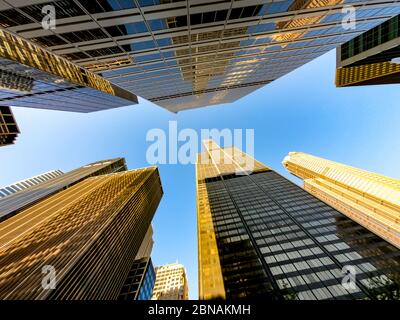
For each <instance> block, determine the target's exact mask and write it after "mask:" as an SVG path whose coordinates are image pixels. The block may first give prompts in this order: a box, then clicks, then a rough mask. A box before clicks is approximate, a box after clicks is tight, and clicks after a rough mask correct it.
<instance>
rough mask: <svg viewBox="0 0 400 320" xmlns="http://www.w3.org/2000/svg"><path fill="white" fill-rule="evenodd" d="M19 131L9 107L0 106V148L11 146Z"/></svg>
mask: <svg viewBox="0 0 400 320" xmlns="http://www.w3.org/2000/svg"><path fill="white" fill-rule="evenodd" d="M18 134H19V129H18V126H17V123H16V121H15V118H14V115H13V113H12V111H11V109H10V107H5V106H0V147H2V146H7V145H10V144H13V143H14V142H15V139H16V138H17V136H18Z"/></svg>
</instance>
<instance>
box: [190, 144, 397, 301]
mask: <svg viewBox="0 0 400 320" xmlns="http://www.w3.org/2000/svg"><path fill="white" fill-rule="evenodd" d="M241 159H242V160H243V159H244V160H245V161H242V160H241ZM249 162H253V165H252V167H253V170H252V171H250V172H249V170H248V169H247V168H246V170H245V167H244V163H249ZM196 177H197V178H196V179H197V223H198V243H199V297H200V299H217V298H227V299H236V298H241V297H251V298H254V297H263V298H265V299H301V300H314V299H318V300H319V299H321V300H322V299H379V298H382V297H384V296H385V295H386V296H390V295H391V294H392V292H393V291H395V290H397V292H398V290H399V283H398V281H399V272H400V250H399V249H397V248H396V247H394V246H392V245H391V244H389V243H388V242H386V241H385V240H383V239H381V238H380V237H378V236H376V235H375V234H374V233H372V232H370V231H369V230H367V229H366V228H364V227H363V226H361V225H360V224H358V223H356V222H354V221H352V220H351V219H349V218H348V217H346V216H345V215H343V214H341V213H340V212H338V211H337V210H335V209H334V208H332V207H331V206H329V205H327V204H325V203H324V202H322V201H321V200H319V199H317V198H316V197H314V196H313V195H311V194H310V193H308V192H307V191H305V190H303V189H302V188H301V187H299V186H297V185H295V184H294V183H292V182H290V181H289V180H287V179H286V178H284V177H282V176H280V175H279V174H278V173H276V172H274V171H273V170H271V169H270V168H268V167H267V166H265V165H263V164H262V163H260V162H258V161H257V160H254V159H253V158H251V157H250V156H248V155H246V154H245V153H243V152H242V151H241V150H238V149H236V148H220V147H219V146H218V145H217V144H216V143H215V142H213V141H206V142H205V151H204V153H203V154H200V155H199V156H198V161H197V165H196ZM349 269H351V270H352V274H354V275H355V277H354V281H353V282H352V286H347V285H346V282H345V281H344V280H346V277H345V276H346V272H347V271H346V270H349Z"/></svg>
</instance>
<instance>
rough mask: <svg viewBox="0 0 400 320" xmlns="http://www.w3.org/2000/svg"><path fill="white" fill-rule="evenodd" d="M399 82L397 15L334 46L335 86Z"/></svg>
mask: <svg viewBox="0 0 400 320" xmlns="http://www.w3.org/2000/svg"><path fill="white" fill-rule="evenodd" d="M393 83H400V16H399V15H397V16H395V17H393V18H391V19H390V20H387V21H385V22H384V23H382V24H380V25H378V26H376V27H374V28H372V29H371V30H368V31H366V32H364V33H363V34H361V35H359V36H358V37H355V38H354V39H352V40H350V41H348V42H346V43H344V44H343V45H341V46H340V47H339V48H338V49H337V70H336V85H337V86H338V87H349V86H362V85H376V84H393Z"/></svg>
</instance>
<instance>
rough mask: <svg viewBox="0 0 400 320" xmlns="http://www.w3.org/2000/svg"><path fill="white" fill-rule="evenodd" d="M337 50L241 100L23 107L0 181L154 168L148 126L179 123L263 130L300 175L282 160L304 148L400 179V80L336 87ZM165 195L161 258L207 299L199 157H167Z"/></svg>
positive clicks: (266, 149) (273, 154) (157, 252)
mask: <svg viewBox="0 0 400 320" xmlns="http://www.w3.org/2000/svg"><path fill="white" fill-rule="evenodd" d="M334 71H335V52H330V53H328V54H326V55H324V56H322V57H320V58H319V59H316V60H314V61H313V62H311V63H309V64H307V65H305V66H303V67H301V68H299V69H297V70H295V71H293V72H292V73H290V74H288V75H286V76H285V77H283V78H281V79H279V80H277V81H275V82H273V83H272V84H270V85H267V86H265V87H264V88H262V89H260V90H258V91H256V92H254V93H252V94H251V95H249V96H246V97H244V98H242V99H240V100H238V101H236V102H235V103H233V104H226V105H219V106H213V107H208V108H202V109H196V110H192V111H185V112H182V113H178V114H174V113H170V112H168V111H166V110H164V109H162V108H160V107H158V106H156V105H154V104H152V103H150V102H147V101H145V100H141V101H140V104H139V105H136V106H130V107H124V108H119V109H114V110H107V111H103V112H97V113H92V114H78V113H68V112H60V111H48V110H34V109H25V108H13V110H14V115H15V117H16V119H17V121H18V124H19V127H20V130H21V135H20V136H19V138H18V140H17V142H16V144H15V145H13V146H9V147H2V148H0V161H1V162H0V163H1V166H0V185H5V184H8V183H12V182H14V181H17V180H20V179H24V178H27V177H30V176H33V175H36V174H39V173H42V172H45V171H48V170H51V169H61V170H64V171H68V170H71V169H74V168H76V167H79V166H81V165H84V164H86V163H89V162H92V161H97V160H102V159H108V158H113V157H120V156H121V157H125V158H126V160H127V163H128V167H129V168H130V169H134V168H138V167H144V166H147V165H148V163H147V162H146V150H147V148H148V147H149V146H150V144H151V143H150V142H146V133H147V132H148V130H150V129H153V128H161V129H163V130H165V131H166V132H167V128H168V121H173V120H175V121H177V122H178V129H179V130H180V129H184V128H193V129H195V130H197V131H198V132H199V131H200V129H202V128H203V129H212V128H217V129H220V130H221V129H224V128H230V129H237V128H242V129H246V128H249V129H254V130H255V157H256V158H257V159H258V160H260V161H262V162H264V163H265V164H267V165H268V166H270V167H272V168H273V169H275V170H276V171H278V172H279V173H281V174H283V175H284V176H286V177H288V178H289V179H292V180H293V181H295V182H297V183H299V181H298V180H297V179H296V178H294V177H292V176H290V175H289V174H288V173H287V172H286V171H285V170H284V168H283V167H282V165H281V161H282V159H283V157H284V156H285V155H286V154H287V153H288V152H289V151H302V152H306V153H310V154H313V155H316V156H321V157H324V158H328V159H331V160H335V161H339V162H343V163H346V164H349V165H353V166H356V167H360V168H363V169H366V170H370V171H374V172H379V173H382V174H385V175H388V176H391V177H394V178H397V179H399V178H400V166H399V163H400V143H399V137H400V125H399V119H400V105H399V104H400V102H399V101H400V90H399V89H398V86H396V85H386V86H370V87H358V88H341V89H339V88H335V86H334ZM160 174H161V179H162V184H163V188H164V192H165V193H164V197H163V199H162V201H161V203H160V206H159V209H158V211H157V213H156V216H155V218H154V220H153V225H154V240H155V246H154V249H153V261H154V264H155V265H160V264H166V263H172V262H175V261H176V260H178V261H179V262H181V263H183V264H184V265H185V267H186V269H187V272H188V277H189V295H190V297H191V298H192V299H196V298H197V294H198V292H197V291H198V287H197V236H196V202H195V200H196V197H195V171H194V166H193V165H161V166H160Z"/></svg>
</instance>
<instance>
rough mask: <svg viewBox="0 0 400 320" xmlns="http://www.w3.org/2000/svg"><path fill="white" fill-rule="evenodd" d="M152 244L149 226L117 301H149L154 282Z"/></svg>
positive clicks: (151, 233) (151, 232) (151, 231)
mask: <svg viewBox="0 0 400 320" xmlns="http://www.w3.org/2000/svg"><path fill="white" fill-rule="evenodd" d="M153 244H154V241H153V228H152V226H151V225H150V227H149V228H148V229H147V232H146V235H145V236H144V238H143V241H142V244H141V245H140V248H139V250H138V252H137V254H136V257H135V261H133V263H132V267H131V270H130V271H129V274H128V277H127V278H126V280H125V283H124V285H123V287H122V289H121V292H120V294H119V296H118V299H119V300H128V301H132V300H150V299H151V296H152V294H153V288H154V284H155V282H156V273H155V270H154V266H153V262H152V260H151V258H150V256H151V251H152V249H153Z"/></svg>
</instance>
